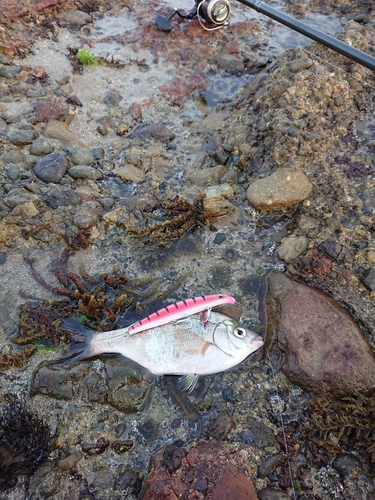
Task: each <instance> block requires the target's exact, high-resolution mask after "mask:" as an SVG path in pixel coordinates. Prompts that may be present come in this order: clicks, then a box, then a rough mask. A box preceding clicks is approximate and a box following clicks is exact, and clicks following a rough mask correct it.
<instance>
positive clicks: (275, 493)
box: [258, 488, 292, 500]
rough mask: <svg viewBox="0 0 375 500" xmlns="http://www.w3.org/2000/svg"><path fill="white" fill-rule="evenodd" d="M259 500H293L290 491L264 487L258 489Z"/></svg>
mask: <svg viewBox="0 0 375 500" xmlns="http://www.w3.org/2000/svg"><path fill="white" fill-rule="evenodd" d="M258 500H292V499H291V497H290V496H289V495H288V493H285V491H282V490H279V489H278V488H263V489H262V490H259V491H258Z"/></svg>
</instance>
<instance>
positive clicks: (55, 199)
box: [44, 189, 81, 209]
mask: <svg viewBox="0 0 375 500" xmlns="http://www.w3.org/2000/svg"><path fill="white" fill-rule="evenodd" d="M44 201H45V202H46V203H47V205H48V206H50V207H51V208H53V209H55V208H57V207H68V206H70V205H79V204H80V203H81V198H80V197H79V196H78V194H77V193H76V192H75V191H73V189H63V190H58V189H56V190H52V191H48V193H46V194H45V195H44Z"/></svg>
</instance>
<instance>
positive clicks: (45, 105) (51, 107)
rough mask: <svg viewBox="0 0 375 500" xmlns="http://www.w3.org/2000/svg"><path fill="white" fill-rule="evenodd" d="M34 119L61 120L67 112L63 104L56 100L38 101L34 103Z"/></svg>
mask: <svg viewBox="0 0 375 500" xmlns="http://www.w3.org/2000/svg"><path fill="white" fill-rule="evenodd" d="M34 113H35V120H36V121H37V122H47V121H49V120H62V119H63V118H65V117H66V116H67V115H68V114H69V110H68V108H67V106H65V104H62V103H61V102H57V101H39V102H37V103H36V104H34Z"/></svg>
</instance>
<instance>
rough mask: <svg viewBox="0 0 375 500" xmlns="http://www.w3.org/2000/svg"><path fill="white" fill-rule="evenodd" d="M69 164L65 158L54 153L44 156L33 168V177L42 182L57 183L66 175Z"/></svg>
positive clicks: (60, 154) (58, 153)
mask: <svg viewBox="0 0 375 500" xmlns="http://www.w3.org/2000/svg"><path fill="white" fill-rule="evenodd" d="M68 167H69V162H68V160H67V159H66V157H65V156H64V155H63V154H62V153H60V152H55V153H51V154H49V155H47V156H45V157H44V158H43V159H42V160H40V161H38V163H37V164H36V165H35V167H34V173H35V175H36V176H37V177H38V178H39V179H40V180H42V181H44V182H59V181H60V180H61V179H62V178H63V177H64V175H65V174H66V172H67V170H68Z"/></svg>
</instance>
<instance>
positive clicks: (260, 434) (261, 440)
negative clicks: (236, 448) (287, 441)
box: [240, 418, 276, 448]
mask: <svg viewBox="0 0 375 500" xmlns="http://www.w3.org/2000/svg"><path fill="white" fill-rule="evenodd" d="M248 424H249V428H248V429H243V430H242V431H241V433H240V439H241V441H242V442H243V443H245V444H251V445H253V446H256V447H257V448H265V447H266V446H275V444H276V439H275V435H274V433H273V431H272V429H270V428H269V427H267V426H266V425H264V424H263V423H261V422H258V421H257V420H255V419H253V418H249V419H248Z"/></svg>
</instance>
